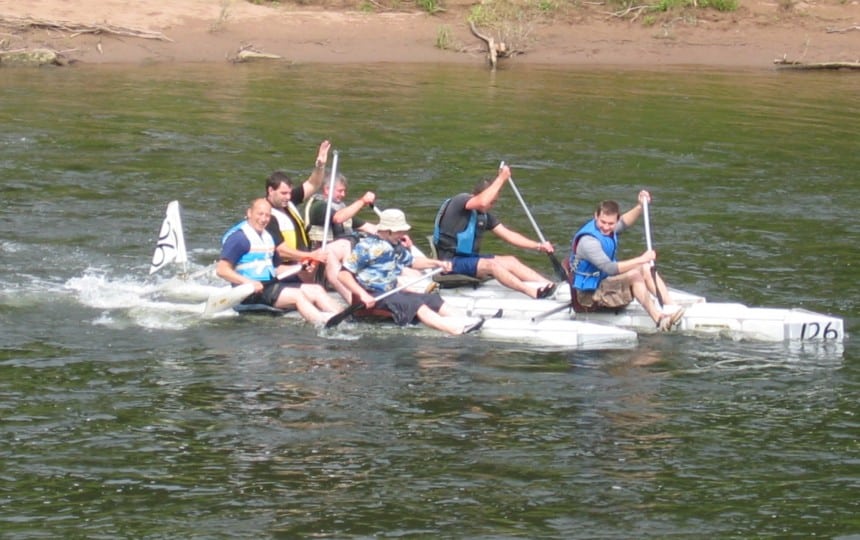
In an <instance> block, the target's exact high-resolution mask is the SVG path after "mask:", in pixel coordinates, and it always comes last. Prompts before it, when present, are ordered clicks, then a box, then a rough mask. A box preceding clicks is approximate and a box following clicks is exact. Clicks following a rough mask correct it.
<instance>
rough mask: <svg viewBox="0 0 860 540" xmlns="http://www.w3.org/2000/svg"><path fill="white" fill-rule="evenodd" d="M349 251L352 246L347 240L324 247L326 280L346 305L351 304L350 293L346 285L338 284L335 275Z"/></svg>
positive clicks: (337, 241) (338, 281)
mask: <svg viewBox="0 0 860 540" xmlns="http://www.w3.org/2000/svg"><path fill="white" fill-rule="evenodd" d="M351 250H352V245H351V244H350V243H349V240H336V241H334V242H332V243H331V244H328V245H327V246H326V253H327V257H326V263H325V277H326V280H327V281H328V282H329V284H330V285H331V286H332V287H334V290H335V291H337V294H339V295H340V296H341V298H343V299H344V301H345V302H346V303H350V302H352V293H351V292H350V291H349V289H348V288H347V287H346V285H344V284H343V283H341V282H340V280H339V279H338V277H337V275H338V273H339V272H340V269H341V267H342V266H343V260H344V259H345V258H346V257H347V256H348V255H349V252H350V251H351Z"/></svg>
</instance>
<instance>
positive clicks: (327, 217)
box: [322, 150, 337, 249]
mask: <svg viewBox="0 0 860 540" xmlns="http://www.w3.org/2000/svg"><path fill="white" fill-rule="evenodd" d="M332 156H334V157H333V159H332V162H331V179H330V180H329V181H328V200H327V201H326V205H325V222H324V223H323V239H322V249H325V245H326V242H328V229H329V225H330V223H331V201H332V198H333V197H334V180H335V178H336V177H337V150H335V151H334V152H332Z"/></svg>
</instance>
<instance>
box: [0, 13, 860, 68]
mask: <svg viewBox="0 0 860 540" xmlns="http://www.w3.org/2000/svg"><path fill="white" fill-rule="evenodd" d="M22 4H24V3H22V2H16V1H13V0H0V18H2V20H3V21H5V22H6V24H3V25H2V26H0V33H2V41H0V45H2V47H0V49H2V50H7V51H8V50H22V49H27V48H30V49H34V48H47V49H50V50H53V51H55V52H57V53H60V54H61V55H62V56H63V57H64V58H65V59H66V60H68V61H70V62H73V63H78V64H127V65H149V64H160V63H201V62H226V61H235V60H236V58H237V56H238V55H239V53H240V51H241V50H242V49H243V48H244V49H247V50H253V51H257V52H258V53H260V54H262V55H273V56H277V57H279V59H278V60H271V59H270V60H258V61H269V62H277V61H285V62H290V63H330V64H373V63H445V64H474V65H475V66H476V67H483V68H487V67H488V63H487V57H486V45H485V44H484V43H483V42H482V41H480V40H479V39H477V38H476V37H475V36H473V35H472V34H471V33H470V31H469V28H468V26H467V24H466V22H465V15H466V13H467V12H468V7H467V6H470V5H471V4H463V5H461V6H460V8H459V9H451V10H450V11H446V12H443V13H440V14H437V15H430V14H428V13H426V12H423V11H421V12H369V13H368V12H358V11H349V10H343V9H338V10H334V11H331V10H312V9H307V7H302V8H301V9H296V7H295V6H290V5H288V4H267V5H258V4H252V3H250V2H247V1H245V0H232V1H228V0H182V1H180V0H174V2H168V1H157V0H150V1H148V2H146V1H142V2H136V3H129V2H127V1H125V0H79V1H76V2H74V3H73V4H74V5H70V3H69V2H66V1H64V0H31V2H28V3H27V5H26V6H25V5H22ZM858 6H860V4H858V0H852V1H850V2H845V3H842V2H840V1H839V0H824V1H823V2H819V3H815V4H804V5H803V7H796V8H794V11H793V12H791V13H788V12H785V9H784V8H782V7H780V5H778V4H776V3H769V2H761V1H751V2H746V3H742V4H741V7H740V8H739V9H738V10H737V11H735V12H731V13H718V12H715V11H712V10H702V9H699V10H695V11H694V12H684V13H681V14H679V15H678V16H677V17H670V18H668V19H667V20H666V21H664V22H661V23H659V24H652V25H643V24H642V23H641V22H636V21H634V22H630V21H627V20H620V19H617V18H612V17H609V16H607V14H606V13H605V12H603V11H601V10H600V9H596V8H594V7H591V8H581V9H578V10H577V11H576V12H575V13H572V14H569V15H568V16H567V17H564V18H561V17H560V18H559V19H563V20H554V21H553V22H551V23H546V22H544V23H536V24H535V25H534V27H533V29H532V38H531V40H530V43H529V46H528V48H527V49H526V51H525V52H524V54H518V55H516V56H513V57H510V58H505V59H502V60H500V63H499V65H500V66H501V67H503V68H504V67H511V66H515V65H523V64H525V65H536V66H540V65H554V66H570V67H576V66H581V67H600V66H610V67H611V66H617V67H623V68H624V69H653V68H657V69H660V68H666V67H699V68H701V67H706V68H707V67H710V68H720V69H724V68H729V69H774V61H775V60H778V59H786V60H788V61H802V62H804V63H821V62H857V61H858V60H860V7H858ZM604 9H605V8H604ZM10 21H13V22H14V21H25V23H26V22H34V21H35V22H37V23H38V22H41V23H46V22H47V23H51V24H53V25H54V26H53V27H51V26H38V25H30V26H26V24H20V23H19V24H18V25H15V24H13V25H10V24H8V23H9V22H10ZM75 25H77V26H75ZM81 25H83V26H85V28H84V29H83V30H81ZM64 26H66V27H67V28H63V27H64ZM443 27H444V28H445V29H446V30H447V31H448V32H449V34H450V39H451V43H452V45H453V46H452V49H453V50H443V49H440V48H438V47H437V46H436V41H437V39H438V35H439V32H440V29H441V28H443ZM99 29H101V31H99ZM105 29H108V30H110V29H119V30H120V31H121V32H125V34H122V33H112V32H109V31H105ZM129 30H131V32H128V31H129ZM135 33H140V34H141V35H142V34H146V35H149V34H150V33H154V34H158V35H160V36H162V37H163V39H162V38H157V37H156V38H153V37H140V35H131V34H135Z"/></svg>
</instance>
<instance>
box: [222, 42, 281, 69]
mask: <svg viewBox="0 0 860 540" xmlns="http://www.w3.org/2000/svg"><path fill="white" fill-rule="evenodd" d="M282 59H283V57H282V56H279V55H277V54H271V53H264V52H263V51H260V50H257V49H255V48H254V46H253V45H242V46H241V47H239V51H238V52H237V53H236V56H234V57H232V58H228V60H230V61H231V62H233V63H236V64H238V63H242V62H253V61H255V60H282Z"/></svg>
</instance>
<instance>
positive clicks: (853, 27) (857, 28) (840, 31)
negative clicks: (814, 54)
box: [827, 26, 860, 34]
mask: <svg viewBox="0 0 860 540" xmlns="http://www.w3.org/2000/svg"><path fill="white" fill-rule="evenodd" d="M851 30H860V26H849V27H847V28H833V27H832V26H831V27H828V28H827V33H828V34H834V33H842V32H850V31H851Z"/></svg>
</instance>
